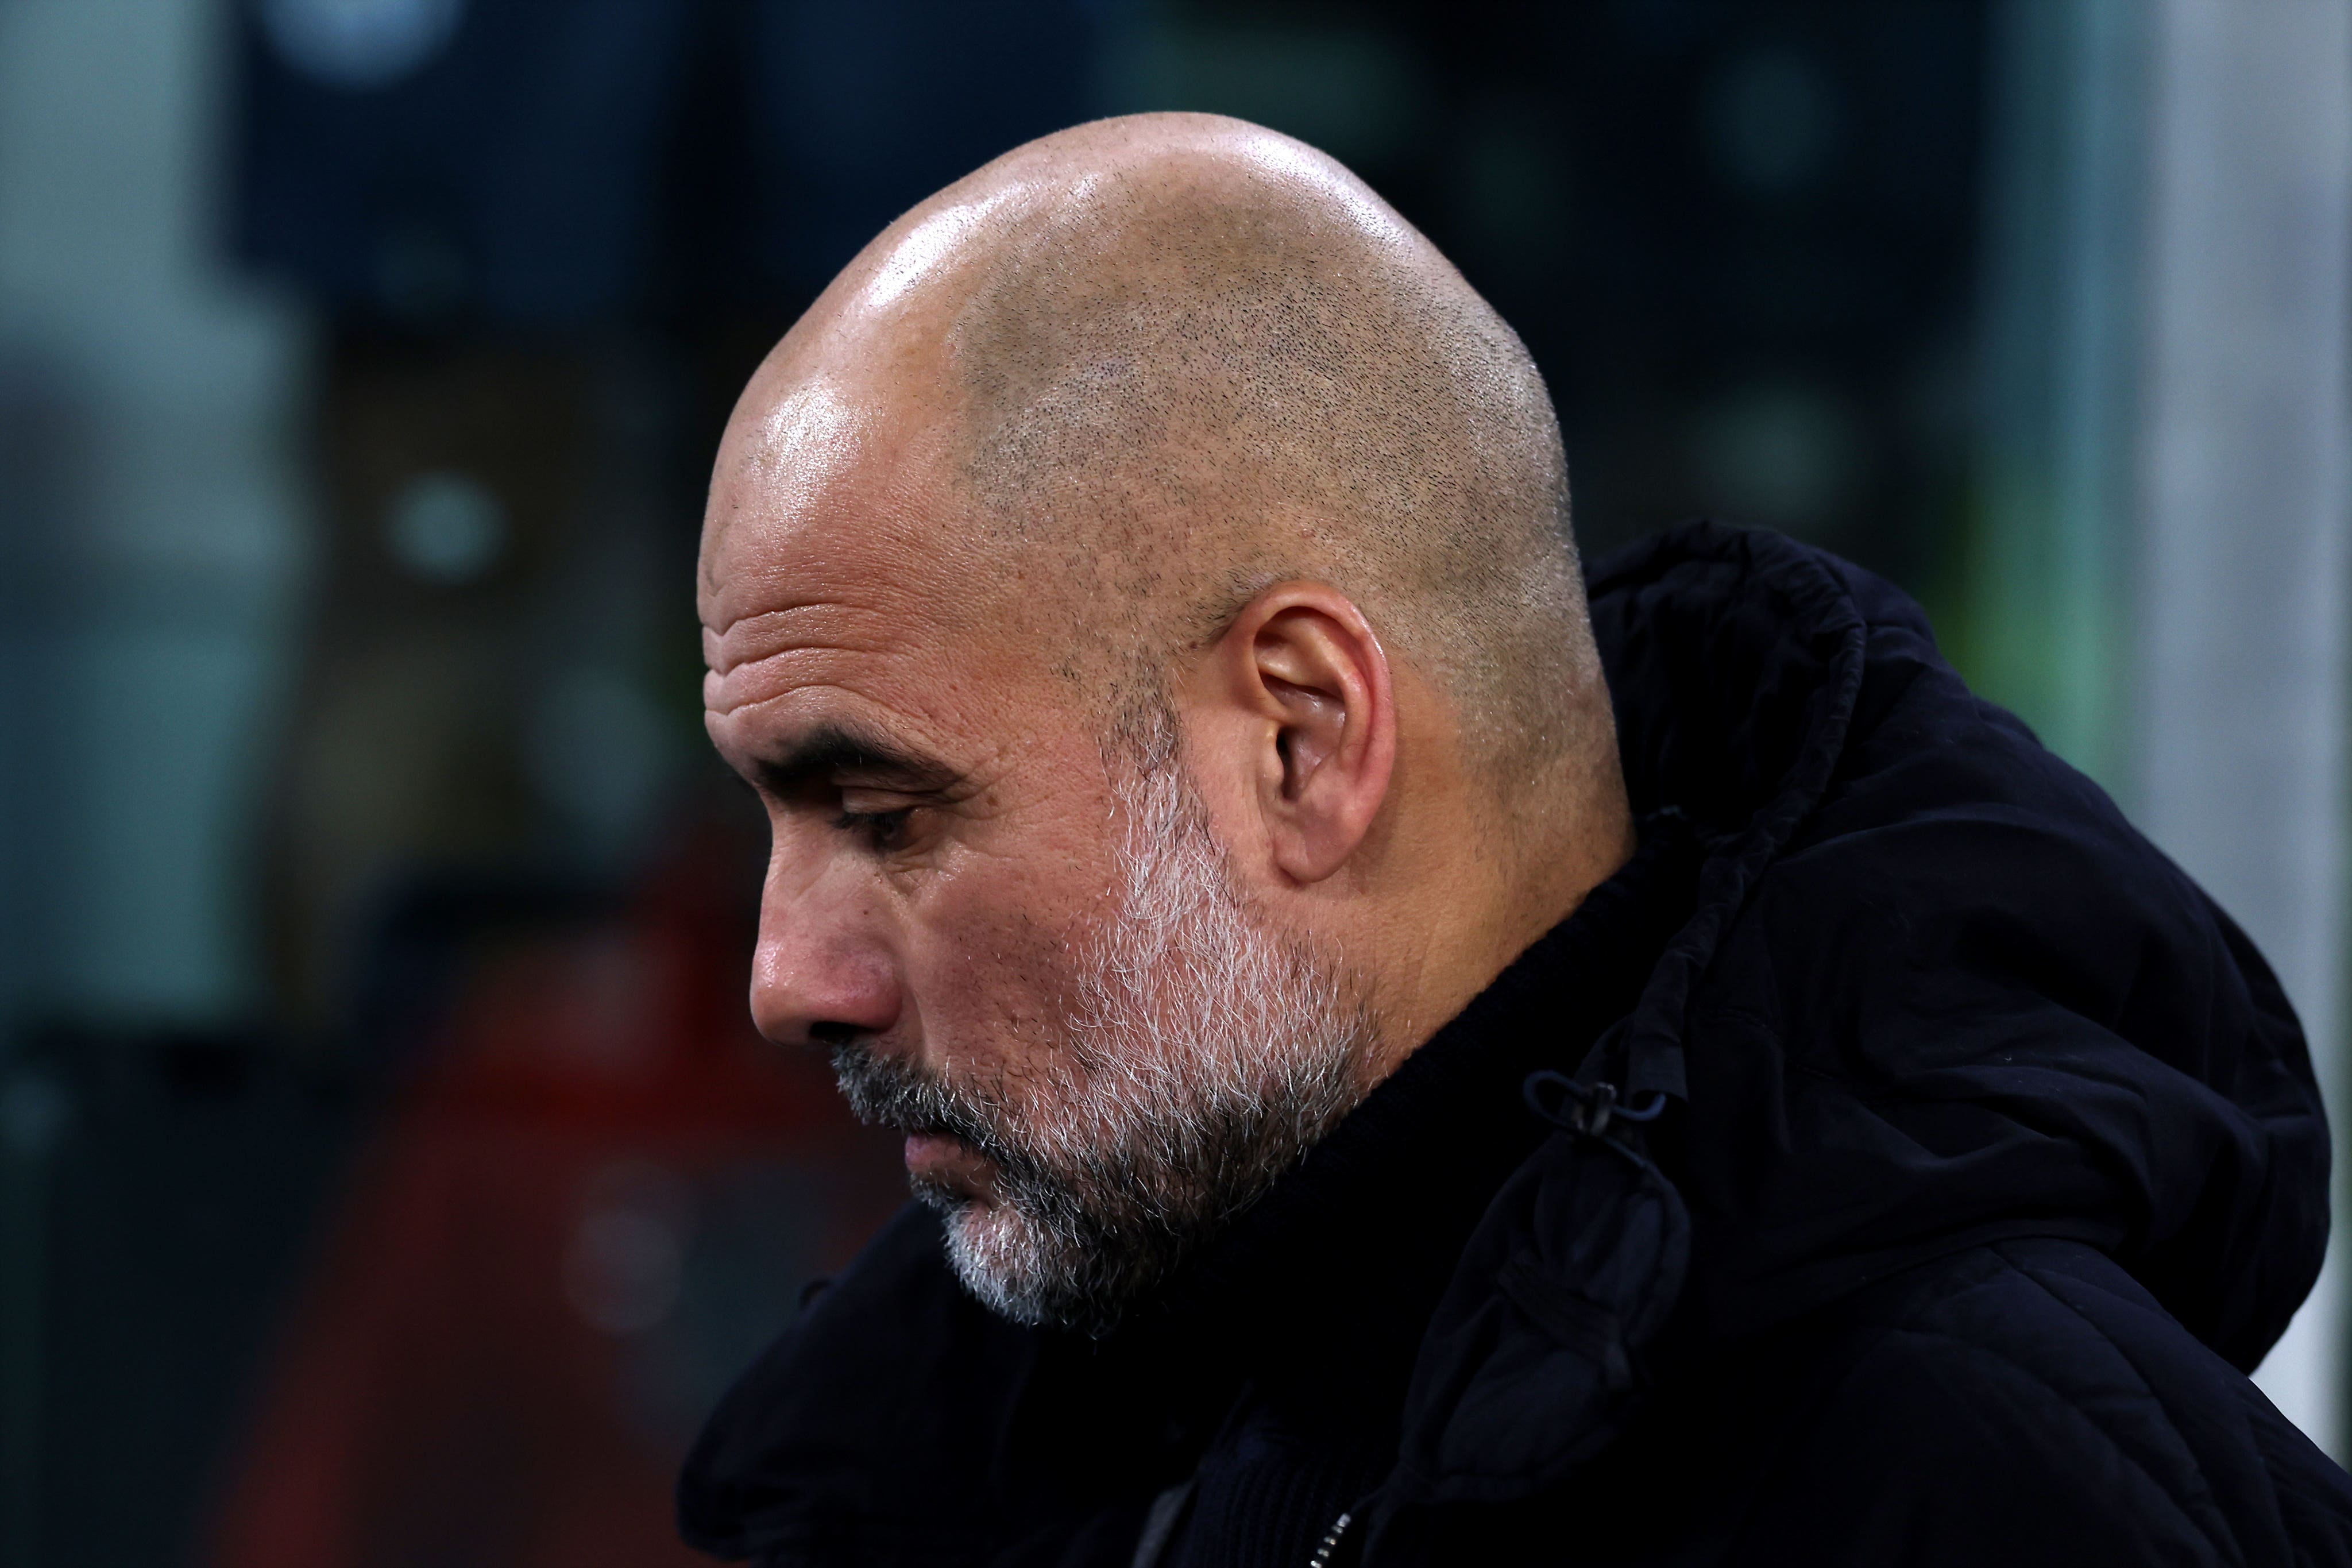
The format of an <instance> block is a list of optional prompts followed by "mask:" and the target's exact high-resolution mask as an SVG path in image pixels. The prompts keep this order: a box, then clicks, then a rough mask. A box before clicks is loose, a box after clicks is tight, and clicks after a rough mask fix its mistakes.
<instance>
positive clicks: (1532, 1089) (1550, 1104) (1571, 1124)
mask: <svg viewBox="0 0 2352 1568" xmlns="http://www.w3.org/2000/svg"><path fill="white" fill-rule="evenodd" d="M1521 1092H1522V1093H1523V1094H1524V1095H1525V1096H1526V1097H1527V1101H1528V1110H1531V1111H1533V1112H1535V1114H1536V1115H1537V1116H1538V1117H1539V1118H1540V1119H1542V1120H1543V1121H1549V1122H1550V1123H1551V1124H1552V1125H1553V1126H1554V1127H1564V1128H1566V1129H1568V1130H1569V1131H1571V1132H1582V1133H1584V1134H1586V1135H1587V1136H1589V1137H1593V1138H1598V1137H1600V1136H1601V1135H1602V1134H1603V1133H1605V1132H1607V1131H1609V1124H1610V1123H1611V1122H1612V1121H1656V1120H1657V1119H1658V1115H1659V1113H1660V1112H1662V1111H1664V1110H1665V1109H1666V1097H1665V1096H1664V1094H1662V1093H1660V1092H1658V1091H1657V1090H1655V1089H1653V1090H1651V1091H1650V1093H1649V1094H1648V1095H1647V1096H1646V1097H1644V1098H1643V1101H1642V1103H1641V1104H1639V1105H1634V1104H1633V1103H1632V1102H1630V1101H1621V1100H1618V1098H1617V1086H1616V1085H1615V1084H1613V1083H1579V1082H1577V1081H1576V1079H1572V1078H1570V1077H1569V1076H1568V1075H1567V1074H1566V1073H1564V1072H1554V1071H1553V1070H1552V1069H1551V1068H1544V1069H1542V1070H1541V1071H1539V1072H1531V1073H1529V1074H1528V1081H1527V1083H1526V1084H1525V1085H1524V1086H1523V1088H1522V1089H1521Z"/></svg>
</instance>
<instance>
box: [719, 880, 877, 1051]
mask: <svg viewBox="0 0 2352 1568" xmlns="http://www.w3.org/2000/svg"><path fill="white" fill-rule="evenodd" d="M829 880H830V879H824V878H820V879H817V880H816V881H815V882H814V883H804V884H801V885H799V886H788V885H786V879H784V878H782V876H781V875H779V874H778V871H777V869H776V868H771V871H770V874H769V878H768V884H767V886H766V888H765V889H762V890H761V898H760V945H759V947H758V948H757V950H756V951H755V952H753V954H752V958H751V1018H752V1021H753V1022H754V1023H756V1024H757V1025H758V1026H759V1028H760V1033H761V1034H762V1035H765V1036H766V1037H768V1038H769V1039H771V1040H773V1041H775V1042H776V1043H777V1044H778V1045H782V1046H809V1045H831V1044H833V1043H835V1041H838V1040H841V1039H845V1038H848V1037H855V1036H858V1035H878V1034H881V1033H883V1032H884V1031H885V1030H887V1029H888V1028H889V1027H890V1026H892V1025H894V1024H896V1023H897V1022H898V1010H899V1005H900V989H899V982H898V963H897V961H896V958H895V957H894V955H893V953H892V951H891V948H890V945H889V943H888V942H887V932H885V931H882V930H880V929H878V922H877V921H876V920H875V919H874V918H873V913H872V906H871V905H870V904H869V903H867V902H866V900H861V899H858V898H856V896H854V894H851V893H849V892H847V891H846V890H845V889H833V888H830V887H828V886H827V885H826V884H827V882H828V881H829Z"/></svg>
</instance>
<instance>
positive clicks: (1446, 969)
mask: <svg viewBox="0 0 2352 1568" xmlns="http://www.w3.org/2000/svg"><path fill="white" fill-rule="evenodd" d="M1605 773H1606V778H1605V781H1604V784H1603V786H1602V787H1599V788H1591V789H1582V790H1579V791H1577V792H1576V795H1577V796H1578V797H1579V798H1572V799H1570V800H1568V801H1560V802H1548V803H1545V805H1541V806H1536V805H1530V807H1529V808H1528V810H1527V811H1526V813H1525V817H1524V818H1523V819H1522V820H1521V821H1518V822H1511V821H1508V820H1500V821H1495V822H1494V823H1493V826H1495V827H1496V828H1498V829H1500V830H1499V831H1495V832H1488V833H1485V834H1480V835H1478V836H1477V842H1476V843H1475V844H1474V845H1471V846H1469V847H1468V848H1469V853H1468V854H1467V856H1466V857H1465V855H1464V854H1463V853H1462V850H1463V848H1464V846H1462V845H1461V844H1460V842H1459V840H1460V829H1459V828H1458V827H1457V828H1456V829H1455V830H1454V834H1453V835H1452V837H1454V840H1455V842H1454V844H1453V845H1452V846H1450V847H1449V850H1448V852H1447V853H1444V854H1441V855H1439V856H1437V857H1436V858H1435V861H1436V863H1435V864H1433V866H1431V867H1430V868H1428V875H1427V877H1426V878H1425V879H1423V881H1422V886H1421V887H1420V888H1419V889H1418V890H1417V895H1416V896H1415V897H1412V898H1411V899H1409V900H1404V901H1403V903H1402V905H1401V906H1400V907H1399V908H1398V910H1396V919H1397V922H1398V926H1399V930H1398V932H1397V934H1398V935H1399V936H1400V937H1401V938H1402V942H1401V943H1400V946H1401V947H1402V950H1403V951H1404V952H1411V953H1412V955H1413V962H1412V963H1410V965H1409V967H1408V970H1407V973H1405V974H1404V975H1403V976H1402V977H1401V978H1402V981H1403V983H1402V984H1394V985H1391V986H1389V987H1385V988H1384V990H1386V991H1387V993H1388V994H1387V995H1385V996H1384V997H1383V1005H1382V1007H1381V1017H1382V1024H1383V1026H1382V1029H1381V1039H1380V1045H1379V1048H1378V1051H1377V1054H1376V1056H1375V1058H1374V1060H1373V1062H1372V1063H1371V1068H1372V1070H1371V1073H1370V1081H1372V1082H1378V1081H1380V1080H1381V1079H1385V1078H1387V1077H1388V1076H1389V1075H1390V1074H1391V1073H1392V1072H1394V1071H1395V1070H1396V1069H1397V1068H1398V1067H1400V1066H1401V1065H1402V1063H1403V1062H1404V1060H1405V1058H1407V1057H1410V1056H1411V1055H1412V1053H1413V1052H1414V1051H1416V1050H1418V1049H1419V1048H1420V1047H1422V1045H1423V1044H1424V1043H1425V1042H1426V1041H1427V1040H1428V1039H1429V1037H1431V1036H1433V1035H1434V1034H1435V1033H1436V1032H1437V1031H1438V1030H1439V1029H1441V1028H1443V1027H1444V1026H1445V1024H1446V1023H1447V1022H1448V1021H1449V1020H1451V1019H1452V1018H1453V1017H1454V1016H1455V1015H1457V1014H1458V1013H1460V1012H1461V1011H1462V1009H1463V1008H1464V1007H1465V1006H1467V1005H1469V1004H1470V1001H1471V999H1472V998H1474V997H1475V996H1476V995H1477V994H1479V993H1480V992H1482V991H1484V990H1486V987H1487V986H1488V985H1490V984H1493V983H1494V980H1495V977H1496V976H1497V975H1499V974H1500V973H1502V972H1503V971H1504V970H1505V969H1507V968H1508V967H1509V966H1510V964H1511V962H1512V960H1514V959H1516V958H1517V957H1518V956H1519V954H1521V953H1522V952H1526V951H1527V950H1528V948H1529V947H1532V946H1533V945H1534V944H1535V943H1536V942H1538V940H1540V939H1541V938H1542V937H1543V935H1544V933H1545V932H1547V931H1550V930H1551V929H1552V928H1553V927H1554V926H1557V925H1559V923H1560V922H1561V921H1564V920H1566V919H1568V917H1569V916H1570V915H1571V914H1573V913H1574V912H1575V911H1576V910H1577V908H1578V906H1580V904H1582V903H1583V902H1584V899H1585V896H1586V895H1587V894H1588V893H1590V892H1591V890H1592V889H1595V888H1597V887H1599V886H1600V885H1601V883H1603V882H1605V881H1607V880H1608V879H1610V878H1611V877H1612V876H1614V875H1615V874H1616V873H1617V871H1618V869H1619V868H1621V867H1622V866H1623V865H1624V864H1625V863H1626V861H1628V860H1630V859H1632V858H1633V850H1634V847H1635V841H1634V832H1633V814H1632V812H1631V810H1630V809H1629V808H1628V806H1627V805H1626V801H1625V794H1624V788H1623V785H1622V782H1620V781H1619V779H1618V777H1617V767H1616V759H1615V757H1614V756H1613V755H1612V756H1611V758H1610V759H1609V765H1608V767H1607V769H1606V770H1605ZM1505 816H1506V814H1505V813H1504V812H1501V811H1493V812H1487V813H1478V814H1475V816H1474V817H1473V818H1472V820H1474V821H1478V822H1480V823H1481V824H1482V826H1483V825H1485V824H1486V821H1488V820H1489V819H1492V818H1502V817H1505ZM1455 820H1456V821H1457V822H1459V821H1460V820H1461V818H1459V817H1457V818H1456V819H1455ZM1530 828H1534V829H1540V831H1530V830H1529V829H1530ZM1514 829H1517V831H1514ZM1474 831H1475V830H1474ZM1465 860H1466V862H1467V863H1466V864H1465Z"/></svg>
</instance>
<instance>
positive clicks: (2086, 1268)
mask: <svg viewBox="0 0 2352 1568" xmlns="http://www.w3.org/2000/svg"><path fill="white" fill-rule="evenodd" d="M1822 1348H1823V1349H1824V1350H1826V1351H1827V1352H1829V1353H1827V1354H1826V1355H1825V1356H1824V1357H1823V1358H1822V1363H1821V1376H1820V1379H1819V1382H1818V1384H1816V1386H1815V1388H1814V1390H1813V1394H1812V1397H1811V1399H1810V1400H1809V1401H1807V1402H1806V1407H1803V1408H1801V1409H1795V1410H1792V1411H1791V1412H1790V1415H1791V1416H1792V1417H1793V1418H1794V1419H1793V1423H1792V1429H1791V1430H1790V1431H1789V1432H1788V1433H1787V1434H1786V1440H1785V1441H1784V1442H1783V1443H1781V1444H1780V1445H1778V1446H1777V1450H1776V1457H1775V1458H1773V1460H1772V1461H1771V1462H1770V1464H1769V1466H1768V1468H1767V1469H1766V1471H1765V1473H1764V1474H1763V1475H1762V1477H1761V1478H1760V1485H1759V1486H1758V1488H1757V1489H1756V1490H1755V1492H1754V1494H1753V1495H1754V1497H1755V1498H1756V1500H1757V1501H1756V1503H1755V1505H1754V1506H1753V1508H1752V1510H1750V1512H1749V1514H1748V1518H1747V1519H1746V1520H1745V1521H1743V1523H1742V1525H1741V1527H1740V1528H1739V1529H1738V1532H1737V1537H1736V1539H1737V1545H1736V1546H1735V1549H1734V1550H1733V1552H1731V1553H1730V1560H1732V1561H1735V1562H1738V1561H1747V1562H1756V1563H1765V1562H1784V1561H1789V1560H1790V1551H1791V1549H1792V1548H1794V1549H1795V1551H1796V1555H1797V1556H1798V1557H1799V1558H1801V1559H1802V1560H1805V1561H1811V1562H1822V1563H1885V1562H1897V1561H1900V1562H1906V1563H1954V1564H1958V1563H1979V1562H1987V1561H1993V1560H1999V1561H2002V1562H2006V1563H2019V1562H2029V1563H2042V1562H2047V1563H2053V1564H2054V1563H2089V1562H2118V1563H2121V1562H2132V1563H2142V1562H2145V1563H2245V1564H2271V1563H2277V1564H2285V1563H2352V1479H2347V1477H2346V1476H2345V1474H2344V1472H2343V1471H2342V1470H2340V1469H2338V1468H2336V1466H2335V1465H2334V1464H2333V1463H2332V1462H2331V1461H2329V1460H2328V1459H2327V1458H2326V1456H2325V1455H2323V1454H2321V1453H2320V1452H2319V1451H2318V1449H2317V1448H2315V1447H2313V1446H2312V1444H2311V1442H2310V1441H2309V1440H2308V1439H2307V1438H2305V1436H2303V1434H2302V1433H2300V1432H2299V1431H2297V1430H2296V1429H2295V1428H2294V1426H2292V1425H2291V1424H2290V1423H2289V1422H2288V1421H2287V1420H2286V1419H2285V1417H2284V1416H2282V1415H2280V1414H2279V1413H2278V1412H2277V1410H2276V1409H2275V1408H2273V1406H2272V1405H2271V1404H2270V1402H2269V1401H2268V1400H2266V1399H2265V1398H2263V1394H2262V1393H2261V1391H2260V1390H2259V1389H2257V1388H2255V1387H2254V1385H2253V1384H2252V1383H2251V1382H2250V1381H2248V1380H2247V1379H2246V1378H2245V1377H2244V1376H2243V1375H2242V1373H2239V1372H2238V1371H2237V1370H2236V1369H2235V1368H2233V1367H2231V1365H2229V1363H2226V1362H2224V1361H2222V1360H2221V1357H2220V1356H2218V1355H2216V1354H2215V1353H2214V1352H2212V1351H2210V1350H2209V1349H2208V1348H2207V1347H2206V1346H2204V1345H2203V1344H2201V1343H2200V1342H2198V1341H2197V1339H2196V1338H2195V1337H2194V1336H2193V1335H2191V1334H2190V1333H2189V1331H2187V1330H2186V1329H2184V1328H2182V1327H2181V1326H2180V1324H2179V1322H2177V1321H2175V1320H2174V1319H2173V1318H2172V1317H2171V1316H2170V1315H2169V1314H2168V1313H2167V1312H2166V1311H2165V1310H2164V1309H2163V1308H2162V1307H2161V1306H2159V1305H2158V1303H2157V1301H2156V1300H2155V1299H2154V1298H2153V1297H2152V1296H2150V1295H2149V1294H2148V1293H2147V1290H2145V1289H2142V1288H2141V1287H2140V1286H2139V1285H2138V1284H2137V1283H2136V1282H2135V1281H2134V1280H2133V1279H2131V1278H2130V1276H2129V1275H2127V1274H2126V1273H2125V1271H2124V1270H2123V1269H2122V1268H2120V1267H2118V1266H2117V1265H2116V1264H2115V1263H2114V1262H2113V1261H2111V1260H2110V1259H2108V1258H2105V1256H2104V1255H2102V1254H2100V1253H2099V1252H2097V1251H2096V1250H2095V1249H2094V1248H2091V1247H2084V1246H2082V1245H2080V1244H2077V1243H2071V1242H2063V1241H2050V1240H2023V1241H2013V1242H2004V1243H1997V1244H1993V1245H1990V1246H1986V1247H1976V1248H1971V1249H1970V1250H1969V1251H1967V1252H1965V1253H1961V1254H1958V1255H1957V1256H1955V1257H1953V1258H1946V1259H1943V1260H1941V1261H1939V1262H1938V1263H1937V1264H1934V1265H1930V1266H1926V1267H1923V1268H1919V1269H1916V1270H1912V1271H1910V1272H1909V1273H1907V1274H1906V1275H1905V1276H1902V1277H1898V1278H1897V1279H1894V1280H1890V1281H1887V1282H1885V1283H1884V1284H1882V1285H1881V1286H1879V1287H1876V1288H1874V1289H1871V1290H1868V1291H1865V1292H1864V1293H1863V1294H1862V1295H1861V1296H1860V1297H1858V1298H1856V1299H1855V1300H1853V1301H1852V1302H1850V1303H1847V1304H1846V1305H1844V1306H1843V1307H1842V1308H1841V1309H1840V1310H1839V1311H1838V1313H1837V1321H1836V1322H1835V1324H1834V1326H1833V1328H1832V1331H1831V1337H1830V1338H1829V1340H1828V1342H1827V1343H1826V1344H1825V1345H1823V1346H1822Z"/></svg>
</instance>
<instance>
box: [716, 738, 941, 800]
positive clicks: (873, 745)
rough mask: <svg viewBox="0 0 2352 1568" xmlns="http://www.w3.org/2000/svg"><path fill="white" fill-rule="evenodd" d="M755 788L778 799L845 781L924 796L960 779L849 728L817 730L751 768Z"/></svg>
mask: <svg viewBox="0 0 2352 1568" xmlns="http://www.w3.org/2000/svg"><path fill="white" fill-rule="evenodd" d="M755 765H756V766H757V768H758V770H759V774H760V783H761V784H762V785H763V786H764V787H766V788H767V789H768V790H770V791H772V793H774V794H776V795H797V794H801V793H803V792H804V791H806V790H807V789H808V788H810V787H811V786H812V785H814V784H829V783H834V782H836V781H838V780H840V779H841V778H842V777H843V776H844V775H851V776H854V777H856V778H857V779H859V780H862V781H864V782H867V783H871V784H880V785H886V786H890V787H895V788H899V789H906V790H913V791H919V792H921V793H925V794H940V793H944V792H945V791H948V790H950V789H953V788H954V787H955V786H956V785H957V784H961V782H962V780H963V775H962V774H961V773H958V772H956V770H955V769H953V768H951V767H950V766H948V765H947V764H946V763H942V762H940V761H939V760H938V759H937V758H935V757H926V756H922V755H920V754H919V753H917V752H910V751H908V750H907V749H906V748H904V747H902V746H899V745H898V744H896V743H894V742H890V741H887V740H886V739H884V738H883V737H882V736H880V735H877V734H876V733H875V732H874V731H870V730H866V729H863V728H860V727H859V726H857V725H855V724H845V723H841V722H837V721H835V722H830V723H824V724H819V725H817V726H816V727H815V728H814V729H812V730H810V731H808V732H807V733H805V734H803V735H802V736H801V737H800V738H799V739H798V740H796V741H794V742H793V743H792V744H791V745H789V746H787V747H786V748H784V750H783V751H782V752H777V753H776V754H775V755H773V756H768V757H761V758H760V759H759V760H758V762H757V763H756V764H755Z"/></svg>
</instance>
